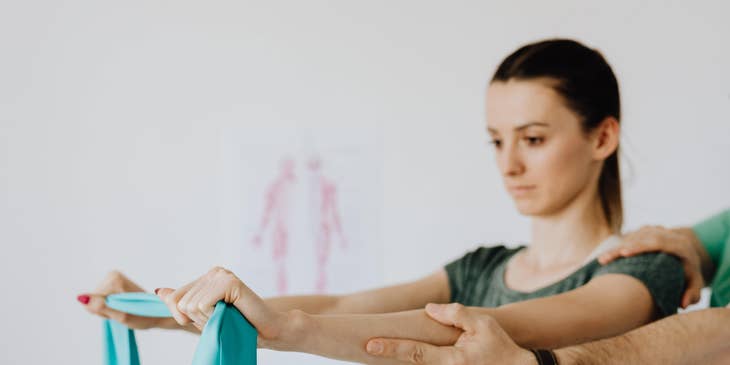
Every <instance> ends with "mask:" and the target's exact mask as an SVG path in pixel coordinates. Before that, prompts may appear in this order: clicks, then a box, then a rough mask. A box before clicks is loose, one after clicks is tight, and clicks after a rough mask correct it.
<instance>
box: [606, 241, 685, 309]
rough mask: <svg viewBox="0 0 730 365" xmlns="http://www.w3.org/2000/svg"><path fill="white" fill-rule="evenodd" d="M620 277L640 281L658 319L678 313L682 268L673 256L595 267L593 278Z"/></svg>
mask: <svg viewBox="0 0 730 365" xmlns="http://www.w3.org/2000/svg"><path fill="white" fill-rule="evenodd" d="M605 274H623V275H628V276H632V277H634V278H636V279H638V280H639V281H641V282H642V283H643V284H644V286H646V288H647V289H648V290H649V292H650V293H651V295H652V297H653V298H654V302H655V304H656V305H657V307H658V309H659V314H660V316H661V317H665V316H668V315H672V314H674V313H676V312H677V307H678V306H679V304H680V300H681V296H682V292H683V291H684V281H685V279H684V268H683V266H682V262H681V261H680V260H679V259H678V258H677V257H675V256H672V255H669V254H666V253H663V252H652V253H645V254H641V255H636V256H631V257H624V258H620V259H618V260H615V261H612V262H610V263H608V264H606V265H603V266H601V265H600V264H597V269H596V271H595V273H594V275H593V276H594V277H596V276H600V275H605Z"/></svg>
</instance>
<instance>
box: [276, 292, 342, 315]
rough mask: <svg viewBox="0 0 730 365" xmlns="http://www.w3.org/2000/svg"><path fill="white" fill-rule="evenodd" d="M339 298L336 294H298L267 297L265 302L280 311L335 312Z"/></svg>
mask: <svg viewBox="0 0 730 365" xmlns="http://www.w3.org/2000/svg"><path fill="white" fill-rule="evenodd" d="M339 298H340V297H339V296H334V295H296V296H284V297H273V298H267V299H264V302H266V304H267V305H268V306H269V307H271V308H272V309H274V310H276V311H279V312H287V311H290V310H294V309H298V310H301V311H303V312H306V313H310V314H335V313H336V311H337V303H338V301H339Z"/></svg>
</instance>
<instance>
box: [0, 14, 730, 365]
mask: <svg viewBox="0 0 730 365" xmlns="http://www.w3.org/2000/svg"><path fill="white" fill-rule="evenodd" d="M728 14H730V4H729V3H728V2H725V1H719V0H718V1H612V2H610V3H608V2H601V3H600V4H599V3H596V2H590V3H589V2H585V1H551V2H540V1H520V0H517V1H410V0H409V1H398V0H396V1H379V0H373V1H358V2H355V1H321V0H313V1H306V2H303V1H291V0H289V1H281V0H273V1H266V2H253V1H218V0H212V1H157V0H147V1H136V0H132V1H125V2H108V1H89V0H67V1H49V0H29V1H12V0H3V1H1V2H0V245H2V246H1V247H2V251H0V280H1V282H0V283H1V286H0V288H1V290H2V300H1V301H0V310H1V313H2V315H3V316H4V319H3V321H2V322H3V328H2V331H0V363H2V364H46V363H64V364H66V363H68V364H99V363H101V351H102V345H101V324H100V320H99V319H98V318H96V317H92V316H90V315H88V314H87V313H86V311H85V310H84V309H83V308H82V306H81V305H80V304H79V303H78V302H77V301H76V296H77V295H78V294H80V293H84V292H88V291H91V290H93V289H94V288H95V287H96V285H98V284H99V282H100V281H101V280H102V278H103V277H104V275H105V274H106V273H107V272H108V271H110V270H112V269H118V270H121V271H123V272H124V273H126V274H127V275H128V276H130V277H131V278H132V279H133V280H135V281H136V282H138V283H139V284H141V285H142V286H143V287H145V288H146V289H147V290H152V289H154V288H156V287H159V286H172V287H176V286H179V285H181V284H184V283H187V282H189V281H191V280H193V279H195V278H197V277H198V276H200V275H201V274H203V273H204V272H205V271H207V270H208V269H209V268H210V267H212V266H214V265H225V266H226V267H230V268H231V269H233V270H234V271H235V272H236V273H237V274H238V275H239V276H240V277H241V278H242V279H243V280H244V281H246V282H247V283H249V284H250V285H251V286H252V288H254V289H255V290H256V291H257V292H258V293H259V294H261V295H263V296H270V295H277V294H281V293H284V294H297V293H315V292H320V293H344V292H350V291H355V290H361V289H365V288H371V287H374V286H380V285H388V284H394V283H398V282H403V281H407V280H413V279H416V278H419V277H421V276H424V275H427V274H429V273H431V272H433V271H434V270H436V269H438V268H439V267H440V266H442V265H444V264H445V263H447V262H449V261H451V260H453V259H455V258H457V257H459V256H461V255H462V254H464V253H465V252H466V251H467V250H470V249H472V248H474V247H476V246H478V245H493V244H498V243H507V244H509V245H516V244H519V243H523V242H525V241H526V240H527V238H528V237H529V234H528V233H529V232H528V230H527V228H528V226H527V220H526V219H525V218H524V217H521V216H519V215H518V214H517V212H516V210H515V209H514V207H513V206H512V203H511V201H510V200H509V198H508V196H507V194H505V192H504V190H503V188H502V185H501V180H500V178H499V175H498V173H497V170H496V168H495V164H494V162H493V152H492V150H491V149H490V147H489V146H488V144H487V141H488V137H487V134H486V132H485V120H484V94H485V90H486V85H487V82H488V80H489V78H490V77H491V74H492V72H493V71H494V69H495V67H496V66H497V64H498V63H499V62H500V61H501V60H502V59H503V58H504V57H505V56H506V55H508V54H509V53H511V52H512V51H514V50H515V49H517V48H518V47H519V46H521V45H523V44H525V43H528V42H532V41H536V40H540V39H544V38H550V37H569V38H574V39H576V40H578V41H581V42H583V43H585V44H587V45H588V46H591V47H594V48H598V49H599V50H600V51H602V52H603V54H604V55H605V57H606V58H607V59H608V61H609V63H610V64H611V65H612V67H613V68H614V71H615V73H616V74H617V76H618V79H619V84H620V87H621V93H622V103H623V118H622V125H623V129H622V134H623V136H622V145H621V146H622V147H621V148H622V163H623V166H622V169H623V171H622V173H623V177H624V192H625V193H624V204H625V209H626V225H625V228H626V229H628V230H630V229H633V228H637V227H639V226H640V225H643V224H662V225H670V226H671V225H681V224H690V223H693V222H695V221H696V220H698V219H700V218H703V217H705V216H707V215H709V214H711V213H714V212H716V211H718V210H720V209H721V208H725V207H727V206H728V205H730V191H729V190H728V187H729V186H730V164H729V163H728V161H729V159H728V158H729V157H730V143H729V142H728V137H730V87H729V86H728V85H730V71H729V68H728V65H730V48H729V47H728V44H730V23H728V21H727V15H728ZM267 217H268V218H267ZM267 219H268V221H267ZM267 222H268V223H267ZM272 222H274V223H272ZM276 222H279V223H276ZM282 222H283V223H282ZM322 222H329V223H331V224H332V226H333V227H334V226H337V227H339V228H338V229H334V230H333V231H331V232H329V233H327V234H325V236H326V237H325V236H323V234H324V233H323V232H321V231H318V228H317V227H320V226H321V224H322ZM338 223H339V224H338ZM277 224H278V225H277ZM282 227H283V228H282ZM280 229H285V230H287V232H289V237H290V238H289V241H287V242H286V248H287V249H286V250H285V252H284V253H283V254H282V252H279V253H278V254H277V253H276V252H275V250H274V249H273V248H274V247H275V246H274V245H275V244H276V242H275V240H274V239H273V238H272V237H273V236H272V232H274V231H276V230H280ZM323 237H325V238H327V239H324V238H323ZM138 340H139V343H140V351H141V355H142V359H143V361H144V362H145V363H147V364H184V363H189V362H190V359H192V354H193V351H194V348H195V343H196V340H197V339H196V337H195V336H193V335H189V334H186V333H177V332H174V333H173V332H170V331H162V330H152V331H145V332H143V333H140V334H139V335H138ZM259 356H260V359H261V360H260V362H261V363H265V364H288V363H293V361H296V363H299V364H324V363H335V362H334V361H330V360H324V359H321V358H317V357H314V356H310V355H302V354H276V353H272V352H270V351H265V350H261V351H259Z"/></svg>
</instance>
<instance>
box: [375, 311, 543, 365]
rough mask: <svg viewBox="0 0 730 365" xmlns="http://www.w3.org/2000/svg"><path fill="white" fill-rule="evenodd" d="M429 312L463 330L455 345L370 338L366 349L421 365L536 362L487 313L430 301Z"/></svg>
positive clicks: (441, 321) (447, 323)
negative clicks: (478, 312) (435, 344)
mask: <svg viewBox="0 0 730 365" xmlns="http://www.w3.org/2000/svg"><path fill="white" fill-rule="evenodd" d="M426 313H427V314H428V315H429V316H430V317H431V318H433V319H434V320H436V321H438V322H440V323H441V324H444V325H447V326H453V327H456V328H459V329H461V330H463V331H464V332H463V333H462V334H461V336H460V337H459V339H458V340H457V341H456V343H455V344H454V345H453V346H442V347H439V346H433V345H431V344H428V343H423V342H417V341H411V340H400V339H386V338H375V339H371V340H370V341H368V343H367V346H366V350H367V352H368V353H370V354H371V355H375V356H381V357H387V358H392V359H396V360H400V361H405V362H408V363H412V364H421V365H431V364H463V365H468V364H486V365H489V364H516V365H520V364H530V365H534V364H537V360H536V359H535V356H534V355H533V354H532V353H531V352H530V351H527V350H525V349H523V348H520V347H519V346H517V345H516V344H515V342H514V341H512V339H511V338H510V337H509V335H507V333H506V332H505V331H504V330H503V329H502V327H500V326H499V323H497V321H496V320H495V319H494V318H492V317H490V316H488V315H486V314H476V313H474V312H471V311H470V310H469V308H467V307H464V306H463V305H461V304H456V303H453V304H428V305H427V306H426Z"/></svg>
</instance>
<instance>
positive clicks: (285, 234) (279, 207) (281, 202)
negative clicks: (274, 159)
mask: <svg viewBox="0 0 730 365" xmlns="http://www.w3.org/2000/svg"><path fill="white" fill-rule="evenodd" d="M294 167H295V164H294V161H293V160H292V159H290V158H287V159H284V160H283V161H282V162H281V168H280V170H279V175H278V176H277V178H276V179H275V180H274V181H273V182H272V183H271V184H270V185H269V186H268V188H267V190H266V198H265V205H264V212H263V215H262V218H261V224H260V226H259V229H258V231H257V233H256V234H255V235H254V237H253V240H252V243H253V245H254V246H255V247H257V248H260V247H261V246H262V245H263V240H262V237H263V235H264V234H265V233H266V229H267V228H268V226H269V224H270V223H271V222H272V221H273V228H272V229H273V232H272V237H271V241H272V244H273V251H272V258H273V260H274V263H275V264H276V269H277V272H276V287H277V290H278V292H279V294H285V293H286V290H287V272H286V255H287V249H288V245H289V208H290V206H291V197H290V192H291V189H292V186H293V185H294V183H295V182H296V176H295V174H294Z"/></svg>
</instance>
